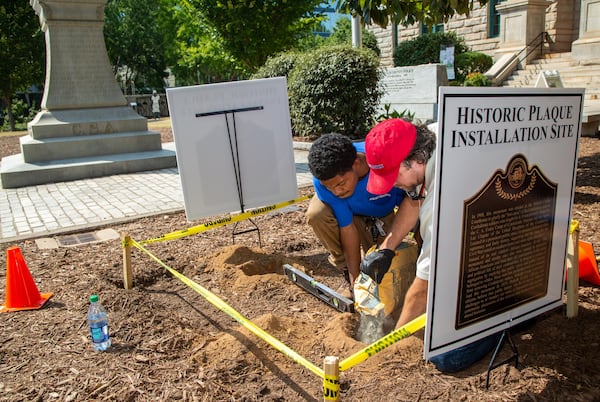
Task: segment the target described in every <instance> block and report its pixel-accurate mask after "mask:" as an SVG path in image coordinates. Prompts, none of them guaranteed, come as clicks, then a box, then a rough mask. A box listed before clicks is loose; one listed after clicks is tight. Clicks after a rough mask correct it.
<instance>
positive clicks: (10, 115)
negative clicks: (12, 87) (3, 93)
mask: <svg viewBox="0 0 600 402" xmlns="http://www.w3.org/2000/svg"><path fill="white" fill-rule="evenodd" d="M5 103H6V114H7V115H8V123H9V125H10V131H15V116H13V112H12V99H10V97H7V98H6V99H5Z"/></svg>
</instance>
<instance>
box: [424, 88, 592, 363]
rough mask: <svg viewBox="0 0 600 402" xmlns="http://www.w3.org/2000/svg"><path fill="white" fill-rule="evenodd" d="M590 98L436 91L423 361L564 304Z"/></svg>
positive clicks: (573, 93) (562, 92)
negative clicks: (585, 115) (584, 122)
mask: <svg viewBox="0 0 600 402" xmlns="http://www.w3.org/2000/svg"><path fill="white" fill-rule="evenodd" d="M583 93H584V91H583V89H511V88H458V87H456V88H454V87H444V88H440V106H439V108H440V109H439V112H440V114H439V126H438V146H437V150H436V158H437V160H436V180H437V185H436V190H435V194H434V205H435V206H434V216H433V219H434V228H433V233H434V238H433V243H432V250H433V251H432V266H431V271H430V278H429V279H430V282H429V296H428V306H427V324H426V331H425V357H426V358H428V357H432V356H435V355H437V354H440V353H443V352H446V351H449V350H452V349H455V348H457V347H459V346H463V345H466V344H468V343H471V342H473V341H475V340H477V339H479V338H482V337H484V336H486V335H489V334H492V333H496V332H499V331H502V330H504V329H508V328H510V327H511V326H513V325H515V324H518V323H520V322H523V321H525V320H527V319H530V318H533V317H535V316H537V315H539V314H541V313H543V312H545V311H548V310H550V309H552V308H555V307H558V306H560V305H561V304H562V296H563V281H564V277H565V259H566V252H567V251H566V250H567V239H568V233H569V223H570V214H571V207H572V203H573V194H574V190H575V173H576V167H577V143H578V139H579V133H580V128H581V109H582V103H583Z"/></svg>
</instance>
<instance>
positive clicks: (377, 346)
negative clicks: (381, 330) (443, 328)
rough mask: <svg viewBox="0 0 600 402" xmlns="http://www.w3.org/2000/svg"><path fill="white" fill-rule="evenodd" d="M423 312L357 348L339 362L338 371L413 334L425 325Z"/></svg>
mask: <svg viewBox="0 0 600 402" xmlns="http://www.w3.org/2000/svg"><path fill="white" fill-rule="evenodd" d="M425 316H426V315H425V314H423V315H421V316H419V317H417V318H415V319H414V320H412V321H410V322H408V323H406V324H404V326H402V327H400V328H398V329H397V330H395V331H394V332H390V333H389V334H387V335H386V336H384V337H383V338H381V339H379V340H377V341H375V342H373V343H372V344H370V345H369V346H367V347H366V348H364V349H362V350H359V351H358V352H356V353H354V354H353V355H352V356H350V357H347V358H346V359H344V360H342V361H341V362H340V371H344V370H348V369H349V368H351V367H354V366H356V365H357V364H358V363H360V362H362V361H365V360H366V359H368V358H369V357H371V356H373V355H374V354H376V353H379V352H381V351H382V350H383V349H385V348H387V347H388V346H391V345H393V344H394V343H396V342H398V341H400V340H402V339H404V338H406V337H408V336H410V335H412V334H414V333H415V332H417V331H418V330H420V329H421V328H424V327H425Z"/></svg>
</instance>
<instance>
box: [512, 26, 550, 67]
mask: <svg viewBox="0 0 600 402" xmlns="http://www.w3.org/2000/svg"><path fill="white" fill-rule="evenodd" d="M551 41H552V39H551V38H550V34H549V33H548V32H546V31H544V32H540V34H539V35H538V36H536V37H535V38H534V39H533V40H532V41H531V42H529V43H528V44H527V45H526V46H525V47H524V48H523V49H521V50H520V51H519V52H517V54H516V55H515V57H516V58H517V59H519V60H521V61H525V64H527V60H529V55H530V54H532V53H533V52H534V51H536V50H537V49H538V48H539V49H540V56H539V57H542V56H543V55H544V43H548V44H550V43H551ZM524 51H527V53H525V57H523V58H521V53H523V52H524Z"/></svg>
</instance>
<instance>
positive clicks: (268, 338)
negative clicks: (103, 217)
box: [131, 239, 325, 378]
mask: <svg viewBox="0 0 600 402" xmlns="http://www.w3.org/2000/svg"><path fill="white" fill-rule="evenodd" d="M131 244H132V245H133V246H135V247H137V248H138V249H140V250H142V251H143V252H145V253H146V254H148V255H149V256H150V257H151V258H152V259H153V260H154V261H156V262H157V263H158V264H160V265H161V266H162V267H163V268H165V269H166V270H167V271H169V272H170V273H171V274H172V275H173V276H174V277H176V278H177V279H179V280H180V281H181V282H183V283H184V284H186V285H187V286H189V287H190V288H192V289H194V290H195V291H196V292H197V293H199V294H200V295H202V297H204V298H205V299H206V300H207V301H208V302H209V303H211V304H212V305H213V306H215V307H216V308H218V309H219V310H221V311H222V312H224V313H225V314H227V315H228V316H230V317H231V318H233V319H234V320H236V321H237V322H239V323H240V324H242V325H243V326H244V327H245V328H246V329H248V330H250V331H251V332H252V333H254V334H255V335H256V336H258V337H259V338H261V339H262V340H264V341H265V342H267V343H268V344H269V345H271V346H273V347H274V348H275V349H277V350H278V351H280V352H281V353H283V354H284V355H286V356H287V357H289V358H290V359H292V360H293V361H294V362H296V363H298V364H299V365H301V366H303V367H304V368H306V369H308V370H310V371H312V372H313V373H314V374H316V375H317V376H319V377H321V378H323V376H324V375H325V374H324V372H323V370H322V369H321V368H320V367H317V366H315V365H314V364H313V363H311V362H309V361H308V360H306V359H305V358H304V357H302V356H301V355H299V354H298V353H296V352H295V351H294V350H292V349H291V348H289V347H288V346H286V345H285V344H284V343H282V342H281V341H279V340H278V339H276V338H275V337H273V336H272V335H270V334H269V333H268V332H265V331H264V330H263V329H261V328H260V327H258V326H257V325H256V324H254V323H253V322H252V321H250V320H248V319H247V318H245V317H244V316H242V315H241V314H240V313H238V312H237V311H236V310H235V309H234V308H233V307H231V306H230V305H229V304H227V303H225V302H224V301H223V300H221V299H219V298H218V297H217V296H216V295H215V294H214V293H212V292H211V291H209V290H208V289H206V288H204V287H202V286H201V285H199V284H197V283H196V282H194V281H193V280H191V279H190V278H188V277H186V276H185V275H183V274H181V273H179V272H177V271H176V270H174V269H173V268H171V267H169V266H168V265H166V264H165V263H163V262H162V261H161V260H160V259H158V257H156V256H154V255H153V254H152V253H150V252H149V251H148V250H146V249H145V248H144V247H143V246H142V245H141V244H140V243H138V242H136V241H135V240H133V239H132V240H131Z"/></svg>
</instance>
